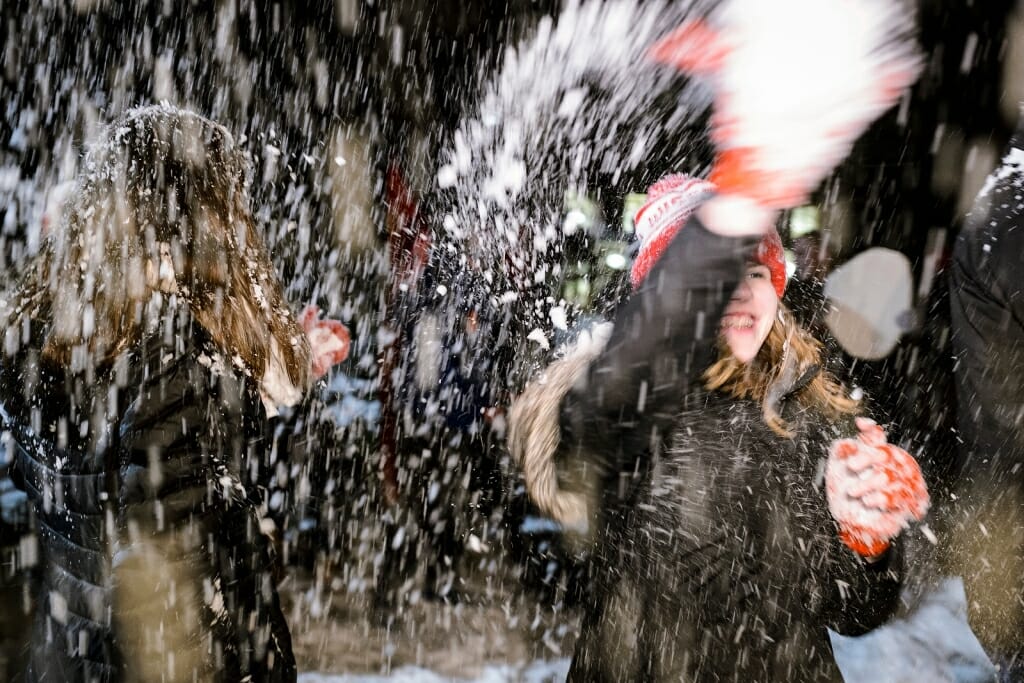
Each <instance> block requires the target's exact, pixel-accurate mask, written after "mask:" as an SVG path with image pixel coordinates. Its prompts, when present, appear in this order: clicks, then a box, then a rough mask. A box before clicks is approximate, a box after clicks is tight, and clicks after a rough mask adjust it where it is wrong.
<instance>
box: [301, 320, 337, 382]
mask: <svg viewBox="0 0 1024 683" xmlns="http://www.w3.org/2000/svg"><path fill="white" fill-rule="evenodd" d="M299 322H300V323H302V329H303V330H305V331H306V337H307V338H308V339H309V346H310V348H311V349H312V351H313V376H314V377H315V378H316V379H320V378H321V377H323V376H324V375H326V374H327V371H328V370H330V369H331V366H333V365H335V364H337V363H340V362H341V361H343V360H345V359H346V358H348V347H349V343H350V338H349V334H348V328H347V327H345V326H344V325H342V324H341V322H339V321H337V320H330V319H327V320H321V319H320V309H319V308H318V307H316V306H314V305H312V304H310V305H309V306H306V308H305V309H304V310H303V311H302V314H301V315H300V316H299Z"/></svg>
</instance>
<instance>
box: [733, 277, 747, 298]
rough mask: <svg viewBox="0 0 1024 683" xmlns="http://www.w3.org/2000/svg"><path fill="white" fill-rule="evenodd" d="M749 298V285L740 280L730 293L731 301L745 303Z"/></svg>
mask: <svg viewBox="0 0 1024 683" xmlns="http://www.w3.org/2000/svg"><path fill="white" fill-rule="evenodd" d="M749 298H750V285H749V284H747V281H746V280H741V281H740V283H739V284H738V285H736V289H734V290H733V291H732V297H731V298H730V300H732V301H746V300H747V299H749Z"/></svg>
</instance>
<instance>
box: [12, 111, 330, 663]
mask: <svg viewBox="0 0 1024 683" xmlns="http://www.w3.org/2000/svg"><path fill="white" fill-rule="evenodd" d="M248 176H249V170H248V163H247V159H246V157H245V156H244V155H243V153H242V152H241V151H240V150H239V148H238V147H237V146H236V144H235V142H234V140H233V138H232V136H231V134H230V133H229V132H228V131H227V130H226V129H225V128H224V127H223V126H221V125H219V124H217V123H214V122H213V121H210V120H209V119H206V118H204V117H202V116H199V115H197V114H194V113H191V112H187V111H182V110H179V109H175V108H172V107H169V106H152V107H144V108H139V109H134V110H131V111H129V112H127V113H126V114H125V115H124V116H123V117H122V118H121V119H119V120H118V121H116V122H115V123H113V124H112V125H110V126H109V127H108V128H106V129H105V131H104V132H103V135H102V137H101V139H100V140H99V142H97V143H96V144H95V145H94V146H93V147H92V148H91V149H90V150H89V152H88V153H87V155H86V156H85V157H84V160H83V165H82V171H81V173H80V175H79V177H78V178H77V181H76V183H75V185H74V187H73V189H72V191H71V194H70V197H69V198H68V201H67V204H66V207H65V209H64V213H63V215H62V218H61V220H60V221H59V222H58V223H56V224H55V225H54V226H53V229H52V230H51V231H50V234H49V236H48V237H47V239H46V240H45V242H44V243H43V245H42V247H41V251H40V253H39V254H38V256H37V258H36V259H35V260H34V262H33V263H31V264H30V265H29V267H28V268H27V270H26V271H25V272H24V273H23V274H22V275H21V277H20V280H19V282H18V285H17V287H16V289H15V291H14V292H13V295H12V296H11V298H10V300H9V302H8V303H7V305H6V310H5V312H4V316H5V319H6V325H5V338H4V354H3V356H2V361H0V396H2V404H3V413H4V415H3V416H4V422H5V425H4V427H5V429H7V430H9V432H10V434H11V442H10V449H11V454H12V456H13V459H14V464H13V470H14V475H15V477H16V479H17V481H18V484H19V485H20V486H21V487H22V488H23V489H24V490H25V491H26V492H27V493H28V496H29V498H30V499H31V501H32V502H33V504H34V507H35V512H36V516H37V520H38V524H39V541H40V555H39V561H40V565H41V567H40V575H41V576H40V584H41V585H40V586H39V589H38V591H37V602H36V617H35V626H34V632H33V634H32V644H31V653H30V663H29V668H28V671H27V672H26V679H27V680H28V681H50V680H54V681H57V680H59V681H82V682H86V681H89V682H92V681H121V680H143V681H157V680H160V681H194V680H200V681H243V680H246V681H250V680H251V681H293V680H295V677H296V670H295V659H294V656H293V653H292V647H291V639H290V635H289V631H288V627H287V624H286V623H285V620H284V615H283V613H282V611H281V607H280V604H279V599H278V593H277V589H276V581H275V576H274V560H273V558H272V548H271V546H270V544H269V542H268V539H267V537H266V535H265V534H264V533H263V529H262V528H261V520H260V518H259V515H258V509H257V506H258V503H259V500H258V495H257V492H256V491H255V490H253V489H254V487H251V486H248V485H246V483H244V482H245V477H244V475H243V472H245V471H246V470H247V468H249V467H251V463H254V462H256V461H258V460H259V459H261V458H264V457H266V453H265V452H264V449H265V448H266V441H265V437H264V421H265V418H266V416H267V414H268V413H269V414H273V413H274V412H275V411H276V409H277V408H278V407H280V406H283V405H290V404H294V403H295V402H296V401H297V400H298V399H299V397H301V395H302V393H303V392H304V391H305V390H306V389H307V388H308V387H309V386H310V385H311V382H312V380H313V358H312V357H311V351H310V345H309V342H308V340H307V337H306V334H305V333H304V331H303V328H302V326H301V325H300V324H299V322H298V321H297V320H296V318H295V316H294V315H293V314H292V313H291V311H290V310H289V308H288V305H287V303H286V302H285V300H284V297H283V294H282V287H281V284H280V282H279V281H278V277H277V275H276V274H275V272H274V269H273V265H272V263H271V261H270V257H269V254H268V252H267V249H266V247H265V246H264V244H263V240H262V238H261V236H260V234H259V231H258V230H257V226H256V222H255V220H254V218H253V215H252V212H251V210H250V208H249V195H248Z"/></svg>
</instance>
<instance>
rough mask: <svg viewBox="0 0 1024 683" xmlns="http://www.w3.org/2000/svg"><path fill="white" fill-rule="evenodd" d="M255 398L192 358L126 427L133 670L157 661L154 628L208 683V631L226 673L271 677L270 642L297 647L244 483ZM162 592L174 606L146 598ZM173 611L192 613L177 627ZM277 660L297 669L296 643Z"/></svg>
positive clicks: (162, 379)
mask: <svg viewBox="0 0 1024 683" xmlns="http://www.w3.org/2000/svg"><path fill="white" fill-rule="evenodd" d="M256 401H258V397H257V396H256V395H255V393H254V390H253V387H252V386H251V385H250V383H249V381H248V380H247V379H246V378H245V377H243V376H241V375H239V374H236V373H233V372H232V371H231V369H230V368H228V369H227V370H226V371H225V372H224V373H217V372H212V371H211V369H210V368H208V367H205V366H204V365H202V364H201V363H200V362H198V360H196V358H195V357H192V356H191V355H190V354H184V355H182V356H181V357H180V358H178V359H177V360H174V361H172V362H170V363H167V364H163V363H161V364H160V367H159V369H152V370H151V371H150V372H149V373H147V376H146V379H145V380H144V382H143V386H142V387H141V391H140V394H139V396H138V398H137V399H136V401H135V403H134V404H133V406H132V408H131V409H130V410H129V411H128V413H127V415H126V417H125V419H124V421H123V423H122V434H123V436H122V442H121V453H122V456H121V457H122V468H121V478H122V487H123V488H122V491H121V502H122V506H123V508H122V509H123V515H124V520H123V522H122V523H123V525H124V528H125V532H126V533H127V536H128V538H129V539H130V541H131V542H130V543H128V544H125V545H124V546H123V548H122V550H121V551H120V552H119V553H118V556H117V557H116V558H115V582H116V584H117V585H118V586H119V589H118V591H119V596H121V600H120V601H119V602H120V604H121V608H120V609H117V610H116V615H115V616H116V618H117V619H118V622H119V627H120V630H121V632H122V633H125V634H127V635H126V636H125V638H124V643H123V649H124V650H125V652H126V653H128V654H129V656H132V657H133V658H134V659H135V660H136V661H140V662H145V661H146V660H147V657H150V656H151V655H152V653H150V652H148V650H147V648H148V647H149V643H150V640H151V639H152V638H153V634H152V633H148V632H147V629H151V628H153V625H154V624H159V625H160V627H161V628H162V629H163V630H162V631H161V634H162V635H161V638H163V639H164V642H166V643H171V645H166V647H173V648H174V649H175V651H176V653H177V656H178V657H179V658H180V659H181V660H182V661H184V662H187V664H186V667H188V666H191V667H195V668H196V670H197V671H199V672H200V674H201V675H200V678H203V677H204V676H207V675H209V676H211V677H212V676H213V674H212V673H211V672H209V671H207V670H206V669H205V668H204V667H206V666H207V665H208V661H207V660H208V655H207V654H206V651H205V650H204V649H203V648H207V647H209V645H208V644H207V638H208V636H207V635H206V634H210V636H212V638H213V640H214V641H215V642H216V644H217V647H218V648H220V649H221V650H222V651H223V652H224V657H225V658H226V659H227V660H229V661H230V662H231V663H230V664H228V665H225V666H226V668H227V669H229V670H234V669H240V670H242V671H245V672H248V673H251V674H252V675H253V679H254V680H264V678H263V676H262V674H259V672H260V671H261V670H262V669H261V667H264V666H266V665H267V662H265V661H263V660H262V659H261V658H262V657H265V656H266V652H267V649H268V648H270V649H271V650H274V649H276V648H277V645H273V644H270V645H268V644H266V642H264V641H265V640H266V638H267V636H268V634H269V635H270V637H271V638H272V640H273V643H277V644H278V645H280V644H281V643H290V641H288V633H287V629H286V628H284V626H283V624H284V622H283V615H282V614H281V613H280V606H279V603H278V598H277V593H276V591H275V590H274V589H273V586H274V579H273V564H272V559H271V554H270V550H271V549H270V546H269V543H268V539H267V538H266V536H265V534H264V533H262V531H261V529H260V521H259V517H258V514H257V510H256V508H255V506H254V505H253V502H252V500H251V498H250V496H249V495H248V494H247V491H246V489H245V487H244V486H243V484H242V482H241V479H240V477H239V475H238V466H239V464H240V463H241V462H244V456H245V454H246V451H247V449H249V448H250V447H252V446H253V444H254V443H255V442H254V439H255V438H257V437H256V434H257V427H258V425H255V424H252V423H253V421H254V420H257V419H258V418H259V413H258V412H256V413H254V412H253V411H254V410H256V411H258V410H260V408H259V406H258V403H256ZM153 585H173V586H174V593H173V603H172V604H169V603H170V601H171V598H169V597H168V596H167V595H166V594H165V593H164V592H162V591H153V590H147V589H146V587H147V586H148V587H152V586H153ZM126 598H128V599H126ZM170 613H173V614H180V615H184V616H183V617H182V618H180V619H175V620H173V623H171V620H169V619H167V614H170ZM261 643H262V644H261ZM274 656H276V657H277V660H278V661H277V665H278V666H284V665H287V666H290V660H289V659H288V658H290V657H291V652H290V644H289V645H287V647H286V648H282V651H277V652H276V653H275V655H274ZM282 658H284V659H282ZM143 670H145V669H143ZM186 670H188V668H186Z"/></svg>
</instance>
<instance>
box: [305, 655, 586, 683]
mask: <svg viewBox="0 0 1024 683" xmlns="http://www.w3.org/2000/svg"><path fill="white" fill-rule="evenodd" d="M568 674H569V660H568V659H557V660H554V661H536V662H531V663H530V664H526V665H512V664H495V665H491V666H487V667H484V669H483V671H481V672H480V675H479V676H477V677H475V678H452V677H450V676H441V675H440V674H436V673H434V672H432V671H429V670H427V669H423V668H420V667H416V666H403V667H402V668H400V669H396V670H395V671H394V672H392V673H391V675H388V676H385V675H375V674H325V673H313V672H311V673H303V674H299V683H555V682H561V681H564V680H565V678H566V676H568Z"/></svg>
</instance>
